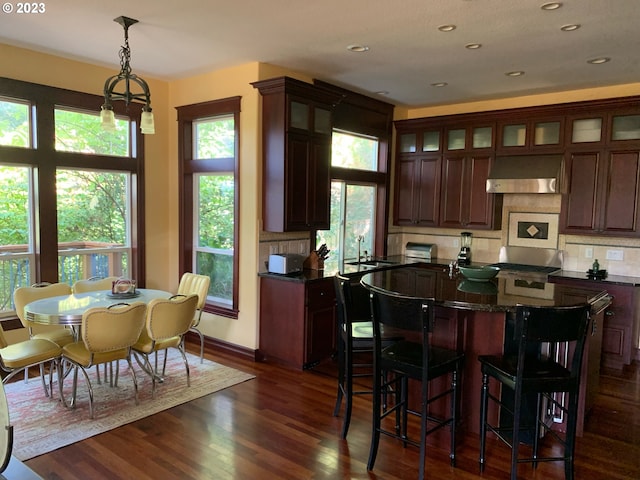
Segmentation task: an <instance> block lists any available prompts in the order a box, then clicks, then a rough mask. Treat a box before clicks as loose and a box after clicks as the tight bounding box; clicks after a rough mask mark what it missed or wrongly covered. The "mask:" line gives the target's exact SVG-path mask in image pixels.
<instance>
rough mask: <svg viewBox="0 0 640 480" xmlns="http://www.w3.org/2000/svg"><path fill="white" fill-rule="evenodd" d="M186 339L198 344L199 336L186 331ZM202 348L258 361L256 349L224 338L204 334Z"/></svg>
mask: <svg viewBox="0 0 640 480" xmlns="http://www.w3.org/2000/svg"><path fill="white" fill-rule="evenodd" d="M186 340H187V342H189V343H193V344H194V345H198V346H200V337H198V334H197V333H194V332H189V333H187V338H186ZM204 348H205V351H209V350H210V351H212V352H224V353H227V354H230V355H233V356H236V357H241V358H245V359H248V360H251V361H253V362H257V361H258V357H257V355H258V352H257V350H253V349H251V348H247V347H243V346H242V345H236V344H235V343H230V342H225V341H224V340H220V339H218V338H213V337H207V336H206V335H205V337H204Z"/></svg>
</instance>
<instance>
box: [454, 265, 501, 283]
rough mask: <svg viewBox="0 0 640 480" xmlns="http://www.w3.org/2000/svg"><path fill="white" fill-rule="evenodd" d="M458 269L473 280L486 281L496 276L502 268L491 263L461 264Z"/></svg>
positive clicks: (465, 276)
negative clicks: (478, 264)
mask: <svg viewBox="0 0 640 480" xmlns="http://www.w3.org/2000/svg"><path fill="white" fill-rule="evenodd" d="M458 269H459V270H460V273H461V274H462V275H463V276H464V278H467V279H469V280H471V281H473V282H486V281H488V280H491V279H492V278H494V277H495V276H496V275H497V274H498V272H500V268H498V267H492V266H490V265H484V266H474V265H466V266H462V265H459V266H458Z"/></svg>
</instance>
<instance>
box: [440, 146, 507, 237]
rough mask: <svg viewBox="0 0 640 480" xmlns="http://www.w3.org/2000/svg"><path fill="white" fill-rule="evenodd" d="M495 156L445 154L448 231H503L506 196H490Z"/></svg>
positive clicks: (443, 211)
mask: <svg viewBox="0 0 640 480" xmlns="http://www.w3.org/2000/svg"><path fill="white" fill-rule="evenodd" d="M492 164H493V155H490V154H469V155H448V154H447V155H445V156H444V160H443V162H442V182H441V185H442V187H441V189H440V222H439V226H441V227H445V228H474V229H495V228H500V226H501V219H502V195H496V194H492V193H487V187H486V182H487V178H488V176H489V171H490V169H491V165H492Z"/></svg>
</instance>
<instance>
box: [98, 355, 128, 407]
mask: <svg viewBox="0 0 640 480" xmlns="http://www.w3.org/2000/svg"><path fill="white" fill-rule="evenodd" d="M127 363H128V364H129V371H130V372H131V378H132V379H133V398H134V400H135V402H136V405H138V379H137V377H136V371H135V370H134V369H133V364H132V363H131V354H129V355H127ZM92 418H93V417H92Z"/></svg>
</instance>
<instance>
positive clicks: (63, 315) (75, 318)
mask: <svg viewBox="0 0 640 480" xmlns="http://www.w3.org/2000/svg"><path fill="white" fill-rule="evenodd" d="M172 295H173V294H172V293H171V292H166V291H164V290H154V289H149V288H138V289H136V291H135V293H112V292H111V290H96V291H93V292H84V293H72V294H71V295H60V296H56V297H49V298H41V299H40V300H35V301H33V302H31V303H28V304H27V305H25V307H24V312H25V316H26V318H27V320H29V321H31V322H35V323H40V324H44V325H64V326H72V327H78V326H80V325H82V315H83V314H84V312H86V311H87V310H88V309H90V308H95V307H109V306H111V305H115V304H118V303H133V302H143V303H145V304H146V303H149V302H150V301H151V300H153V299H155V298H169V297H171V296H172Z"/></svg>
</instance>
